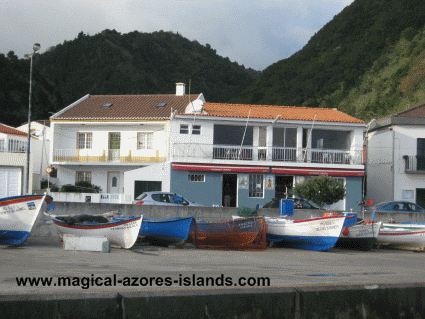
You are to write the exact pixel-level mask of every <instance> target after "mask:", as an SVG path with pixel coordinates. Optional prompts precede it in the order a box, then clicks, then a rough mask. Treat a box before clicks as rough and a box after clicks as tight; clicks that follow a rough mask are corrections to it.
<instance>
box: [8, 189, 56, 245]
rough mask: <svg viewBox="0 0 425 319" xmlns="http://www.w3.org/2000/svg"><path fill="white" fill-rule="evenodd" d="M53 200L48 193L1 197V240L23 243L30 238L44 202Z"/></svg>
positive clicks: (13, 243)
mask: <svg viewBox="0 0 425 319" xmlns="http://www.w3.org/2000/svg"><path fill="white" fill-rule="evenodd" d="M52 201H53V199H52V197H51V196H48V195H46V194H44V195H23V196H13V197H6V198H2V199H0V242H1V243H5V244H11V245H19V244H22V243H23V242H24V241H25V240H26V239H27V238H28V236H29V234H30V232H31V229H32V227H33V225H34V222H35V220H36V219H37V216H38V214H39V213H40V210H41V208H42V206H43V203H47V204H50V203H52Z"/></svg>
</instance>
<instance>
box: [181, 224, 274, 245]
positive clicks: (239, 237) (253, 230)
mask: <svg viewBox="0 0 425 319" xmlns="http://www.w3.org/2000/svg"><path fill="white" fill-rule="evenodd" d="M266 231H267V223H266V222H265V219H264V218H263V217H247V218H243V217H241V218H238V219H232V220H226V221H219V222H205V221H196V222H195V223H193V224H192V227H191V229H190V232H189V237H188V239H187V241H188V242H191V243H193V244H194V245H195V246H196V247H197V248H202V249H228V250H265V249H266V248H267V242H266Z"/></svg>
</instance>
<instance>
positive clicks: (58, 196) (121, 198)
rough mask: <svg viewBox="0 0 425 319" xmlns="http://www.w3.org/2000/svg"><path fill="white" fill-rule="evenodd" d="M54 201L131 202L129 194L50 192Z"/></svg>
mask: <svg viewBox="0 0 425 319" xmlns="http://www.w3.org/2000/svg"><path fill="white" fill-rule="evenodd" d="M49 195H51V196H52V197H53V198H54V199H55V202H79V203H111V204H131V199H132V198H131V195H125V194H108V193H99V194H94V193H61V192H50V193H49Z"/></svg>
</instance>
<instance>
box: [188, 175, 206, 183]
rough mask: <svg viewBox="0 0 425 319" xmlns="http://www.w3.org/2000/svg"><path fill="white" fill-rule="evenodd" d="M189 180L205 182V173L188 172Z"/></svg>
mask: <svg viewBox="0 0 425 319" xmlns="http://www.w3.org/2000/svg"><path fill="white" fill-rule="evenodd" d="M188 181H189V182H205V174H189V175H188Z"/></svg>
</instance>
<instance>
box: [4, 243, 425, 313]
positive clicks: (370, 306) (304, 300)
mask: <svg viewBox="0 0 425 319" xmlns="http://www.w3.org/2000/svg"><path fill="white" fill-rule="evenodd" d="M0 254H1V265H2V266H1V272H0V282H1V284H0V311H1V312H2V313H5V314H7V317H8V318H78V317H81V318H425V283H424V274H425V270H424V261H425V253H422V252H419V253H418V252H411V251H395V250H384V249H372V250H371V251H368V252H362V251H351V250H343V249H336V248H332V249H330V250H329V251H327V252H314V251H306V250H297V249H285V248H274V247H272V248H269V249H267V250H266V251H216V250H200V249H196V248H194V247H193V246H192V245H188V244H187V245H185V246H183V247H182V248H171V247H169V248H162V247H153V246H143V245H135V246H134V247H132V248H131V249H129V250H124V249H118V248H113V249H111V252H110V253H101V252H87V251H66V250H64V249H63V248H62V244H61V241H60V239H59V237H57V236H54V237H37V236H32V235H30V237H29V238H28V240H27V242H26V243H24V244H23V245H21V246H16V247H12V246H0ZM114 276H115V277H116V278H117V280H122V279H124V278H126V277H127V278H131V280H130V282H127V283H128V284H129V285H128V286H126V285H125V284H124V282H123V283H118V284H117V285H116V286H105V285H102V286H99V285H91V286H90V287H88V288H87V289H83V288H82V285H81V283H82V281H83V278H98V277H99V278H101V279H99V280H101V281H102V282H105V283H106V282H107V281H106V278H112V277H114ZM193 276H195V278H196V279H197V280H199V278H201V281H202V280H203V279H205V278H207V277H212V278H213V279H212V280H213V281H215V282H214V286H212V285H211V282H210V284H209V285H208V286H206V285H205V281H204V282H203V283H204V284H203V285H193V282H197V283H202V282H200V281H196V280H195V281H191V282H190V285H187V286H185V285H184V280H183V279H184V278H186V277H187V278H189V279H190V280H192V279H193V278H194V277H193ZM16 277H34V278H37V277H46V278H50V277H51V278H53V281H52V283H53V284H52V285H51V286H49V287H47V286H42V285H41V284H40V285H39V286H38V287H36V286H32V287H31V286H29V285H28V284H27V285H26V286H25V287H24V286H18V284H17V281H16ZM59 277H70V278H72V280H73V281H72V282H74V283H77V282H79V283H80V285H78V286H59V285H58V284H57V285H54V283H58V280H59V279H58V278H59ZM153 277H155V278H162V279H163V280H164V279H165V278H167V277H168V278H171V281H172V284H171V285H170V286H164V285H162V286H159V285H157V283H158V282H156V281H155V278H154V279H153V281H152V283H153V285H152V286H149V285H148V286H141V285H145V283H146V282H147V281H146V280H148V279H150V278H153ZM222 277H225V278H231V280H232V285H230V286H223V285H220V280H217V278H222ZM241 277H245V278H248V277H252V278H254V279H253V280H259V277H261V278H265V277H267V278H269V279H270V286H262V285H261V284H262V283H261V282H260V286H253V287H249V286H240V285H238V280H239V279H240V278H241ZM133 278H137V280H136V279H133ZM140 278H145V279H142V280H141V279H140ZM88 280H89V281H90V279H88ZM179 280H181V281H180V282H179ZM99 282H100V281H99ZM136 282H137V283H138V284H139V286H132V285H133V284H135V283H136ZM182 283H183V284H182Z"/></svg>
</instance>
